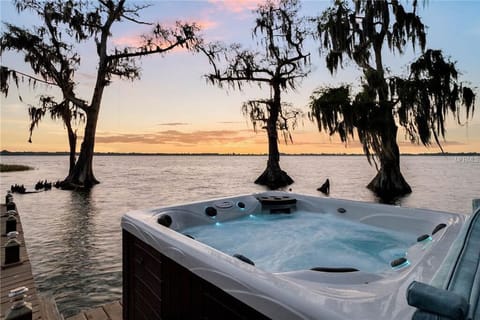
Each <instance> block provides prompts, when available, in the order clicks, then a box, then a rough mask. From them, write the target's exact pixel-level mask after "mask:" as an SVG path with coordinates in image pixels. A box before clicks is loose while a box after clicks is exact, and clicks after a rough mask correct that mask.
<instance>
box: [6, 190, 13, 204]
mask: <svg viewBox="0 0 480 320" xmlns="http://www.w3.org/2000/svg"><path fill="white" fill-rule="evenodd" d="M11 201H13V196H12V192H10V191H7V195H6V196H5V204H7V203H9V202H11Z"/></svg>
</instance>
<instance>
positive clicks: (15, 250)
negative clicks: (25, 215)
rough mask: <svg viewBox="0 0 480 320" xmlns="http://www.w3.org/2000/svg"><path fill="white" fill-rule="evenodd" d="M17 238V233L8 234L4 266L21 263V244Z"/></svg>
mask: <svg viewBox="0 0 480 320" xmlns="http://www.w3.org/2000/svg"><path fill="white" fill-rule="evenodd" d="M17 236H18V232H17V231H13V232H10V233H8V234H7V238H8V241H7V243H6V244H5V262H4V266H8V265H10V264H13V263H18V262H20V242H18V240H17Z"/></svg>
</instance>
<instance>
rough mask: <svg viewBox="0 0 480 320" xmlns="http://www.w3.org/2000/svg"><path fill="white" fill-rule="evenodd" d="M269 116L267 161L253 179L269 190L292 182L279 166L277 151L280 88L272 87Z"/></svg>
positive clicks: (278, 153)
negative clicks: (272, 93)
mask: <svg viewBox="0 0 480 320" xmlns="http://www.w3.org/2000/svg"><path fill="white" fill-rule="evenodd" d="M270 108H271V110H270V116H269V118H268V121H267V135H268V162H267V168H266V169H265V171H264V172H263V173H262V174H261V175H260V176H259V177H258V178H257V180H255V183H256V184H260V185H264V186H267V187H268V188H269V189H271V190H275V189H279V188H283V187H286V186H288V185H290V184H292V183H293V179H292V178H290V177H289V175H288V174H287V173H286V172H285V171H283V170H282V169H281V168H280V152H279V151H278V133H277V120H278V115H279V111H280V108H281V104H280V88H278V89H277V88H275V89H274V98H273V103H272V105H271V107H270Z"/></svg>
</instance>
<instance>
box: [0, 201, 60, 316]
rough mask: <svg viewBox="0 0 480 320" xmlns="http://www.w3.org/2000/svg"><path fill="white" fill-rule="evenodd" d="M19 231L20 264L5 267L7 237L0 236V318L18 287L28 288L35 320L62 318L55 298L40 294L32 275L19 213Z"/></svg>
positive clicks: (1, 207)
mask: <svg viewBox="0 0 480 320" xmlns="http://www.w3.org/2000/svg"><path fill="white" fill-rule="evenodd" d="M0 216H1V218H0V223H1V224H2V225H3V224H5V220H6V219H7V217H6V206H5V205H4V204H1V205H0ZM17 231H18V232H19V233H20V234H19V236H18V237H17V240H18V241H19V242H20V243H21V247H20V262H21V263H19V264H16V265H12V266H8V267H3V262H4V261H5V257H4V256H5V250H4V246H5V244H6V242H7V237H6V236H5V235H1V236H0V252H1V253H0V257H1V264H2V267H1V270H0V282H1V284H2V285H1V294H0V320H3V319H5V315H6V313H7V312H8V310H9V309H10V306H11V302H10V298H9V297H8V293H9V291H10V290H12V289H15V288H18V287H27V288H28V293H27V295H28V297H27V299H26V300H27V302H30V303H31V304H32V309H33V310H32V311H33V317H32V319H33V320H38V319H42V320H43V319H48V320H55V319H62V318H61V316H60V314H59V313H58V310H57V309H56V305H55V303H54V301H53V299H49V298H46V297H41V296H40V295H39V294H38V291H37V288H36V286H35V282H34V280H33V275H32V267H31V265H30V259H29V257H28V253H27V248H26V246H25V240H24V237H23V229H22V224H21V221H20V216H19V215H17Z"/></svg>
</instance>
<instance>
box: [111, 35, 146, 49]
mask: <svg viewBox="0 0 480 320" xmlns="http://www.w3.org/2000/svg"><path fill="white" fill-rule="evenodd" d="M112 43H113V44H114V45H116V46H123V47H136V48H138V47H141V46H142V44H143V38H142V37H141V36H139V35H126V36H123V37H114V38H113V39H112Z"/></svg>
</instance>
